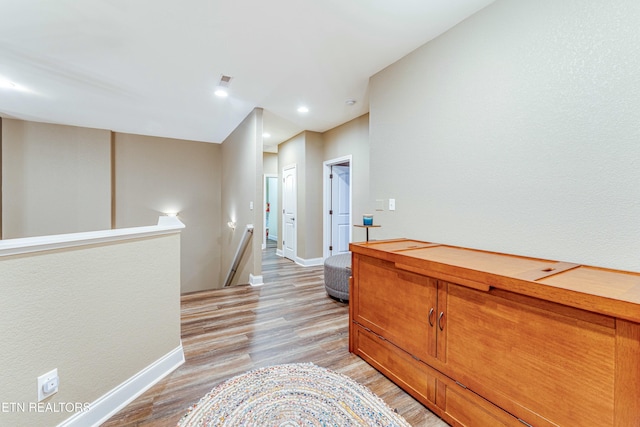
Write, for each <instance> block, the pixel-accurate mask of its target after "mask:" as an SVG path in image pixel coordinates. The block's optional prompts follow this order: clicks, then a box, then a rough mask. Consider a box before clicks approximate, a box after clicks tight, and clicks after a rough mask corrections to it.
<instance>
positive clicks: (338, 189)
mask: <svg viewBox="0 0 640 427" xmlns="http://www.w3.org/2000/svg"><path fill="white" fill-rule="evenodd" d="M349 169H350V168H349V166H348V165H346V166H345V165H333V166H331V249H332V250H331V254H332V255H336V254H341V253H345V252H349V234H350V233H349V232H350V230H351V224H350V222H351V212H350V205H351V201H350V185H351V177H350V176H349Z"/></svg>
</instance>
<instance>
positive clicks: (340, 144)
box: [322, 114, 378, 242]
mask: <svg viewBox="0 0 640 427" xmlns="http://www.w3.org/2000/svg"><path fill="white" fill-rule="evenodd" d="M322 136H323V138H324V154H323V161H327V160H332V159H337V158H340V157H344V156H347V155H351V156H352V158H351V189H352V197H353V200H352V201H351V204H352V207H353V212H351V218H352V220H353V223H354V224H361V223H362V215H364V214H367V213H372V214H374V219H375V222H376V224H377V223H378V218H377V217H376V216H375V214H376V212H375V210H374V209H375V206H374V205H373V203H372V201H371V198H370V197H369V114H365V115H362V116H360V117H358V118H355V119H353V120H351V121H349V122H347V123H345V124H343V125H341V126H338V127H336V128H333V129H331V130H329V131H327V132H325V133H323V134H322ZM377 231H378V230H377V229H376V230H371V238H377ZM364 240H365V232H364V230H363V229H360V228H355V227H354V230H353V241H355V242H358V241H364Z"/></svg>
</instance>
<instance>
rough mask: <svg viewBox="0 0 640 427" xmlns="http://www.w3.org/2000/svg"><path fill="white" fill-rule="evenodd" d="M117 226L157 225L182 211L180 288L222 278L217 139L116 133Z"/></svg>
mask: <svg viewBox="0 0 640 427" xmlns="http://www.w3.org/2000/svg"><path fill="white" fill-rule="evenodd" d="M115 142H116V145H115V153H116V155H115V159H116V161H115V166H116V170H115V176H116V193H115V194H116V226H117V228H126V227H137V226H143V225H149V224H153V223H154V222H155V221H157V218H158V216H159V215H162V214H163V213H168V212H179V218H180V221H182V222H183V223H184V224H185V226H186V228H185V230H184V231H183V233H182V251H181V260H182V270H181V278H182V287H181V289H182V292H183V293H186V292H194V291H199V290H204V289H211V288H212V287H216V286H217V285H218V283H219V277H220V260H221V253H220V239H221V234H220V221H221V219H220V202H221V180H222V175H221V158H222V150H221V147H220V145H219V144H209V143H205V142H194V141H183V140H175V139H169V138H157V137H150V136H141V135H131V134H121V133H118V134H116V136H115Z"/></svg>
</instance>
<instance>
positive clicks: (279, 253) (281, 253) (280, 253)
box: [276, 249, 284, 257]
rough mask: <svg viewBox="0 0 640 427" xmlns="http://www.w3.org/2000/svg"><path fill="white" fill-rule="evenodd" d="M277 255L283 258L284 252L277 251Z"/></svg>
mask: <svg viewBox="0 0 640 427" xmlns="http://www.w3.org/2000/svg"><path fill="white" fill-rule="evenodd" d="M276 255H278V256H279V257H283V256H284V252H282V249H276Z"/></svg>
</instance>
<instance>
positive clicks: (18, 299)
mask: <svg viewBox="0 0 640 427" xmlns="http://www.w3.org/2000/svg"><path fill="white" fill-rule="evenodd" d="M183 227H184V225H183V224H182V223H181V222H180V221H178V220H177V219H176V218H169V217H161V219H160V222H159V224H158V225H157V226H149V227H137V228H131V229H118V230H104V231H99V232H86V233H74V234H69V235H60V236H44V237H32V238H25V239H8V240H2V241H0V277H1V278H2V282H0V292H1V294H2V298H0V342H2V351H1V352H0V366H1V367H2V370H1V373H0V375H1V377H0V378H1V380H0V404H2V405H3V406H2V408H1V410H0V425H3V426H5V425H6V426H15V427H20V426H25V427H26V426H29V427H32V426H51V425H56V424H58V423H60V422H62V421H64V420H65V419H67V418H70V417H73V416H76V415H77V414H78V413H79V412H82V411H84V405H85V404H91V405H93V406H95V405H94V403H96V402H97V403H98V407H99V408H100V409H99V412H100V413H101V414H102V416H106V415H107V414H108V413H109V410H110V409H109V408H111V410H117V409H118V408H119V404H123V403H126V401H127V400H128V399H129V398H130V397H131V396H132V395H135V394H136V393H138V392H140V391H141V390H143V389H145V388H146V387H147V386H149V385H150V384H152V383H153V382H154V381H156V380H158V379H159V378H161V377H162V376H163V375H165V374H166V373H167V371H170V370H171V369H172V367H175V366H177V364H179V363H180V360H182V359H181V356H182V344H181V342H180V230H181V229H182V228H183ZM53 369H57V371H58V376H59V379H60V386H59V391H58V393H56V394H53V395H52V396H50V397H49V398H47V399H45V400H44V401H42V402H41V403H42V404H43V405H45V406H44V408H46V407H47V406H46V405H50V407H52V408H56V407H57V408H62V409H59V410H46V409H45V410H43V411H39V410H32V409H31V408H32V405H36V404H37V403H38V400H37V398H38V393H37V386H36V384H37V383H36V379H37V377H38V376H40V375H43V374H45V373H47V372H49V371H51V370H53ZM149 369H151V371H150V372H149ZM141 372H143V373H144V374H141ZM132 379H133V380H132ZM123 384H128V385H127V387H126V390H125V391H124V392H118V393H116V392H114V390H119V389H121V388H122V387H123ZM104 396H111V399H110V403H109V405H106V406H105V405H104V404H99V403H100V401H101V399H103V398H104ZM118 401H119V403H118ZM67 404H71V406H67ZM76 404H78V405H79V406H74V405H76ZM7 405H9V406H7ZM11 405H13V406H11ZM23 408H24V410H22V409H23ZM36 408H37V407H36ZM69 408H70V409H69ZM78 409H79V410H78ZM91 409H93V407H91V408H90V410H91ZM87 419H91V417H88V418H87ZM84 425H88V424H84Z"/></svg>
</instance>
